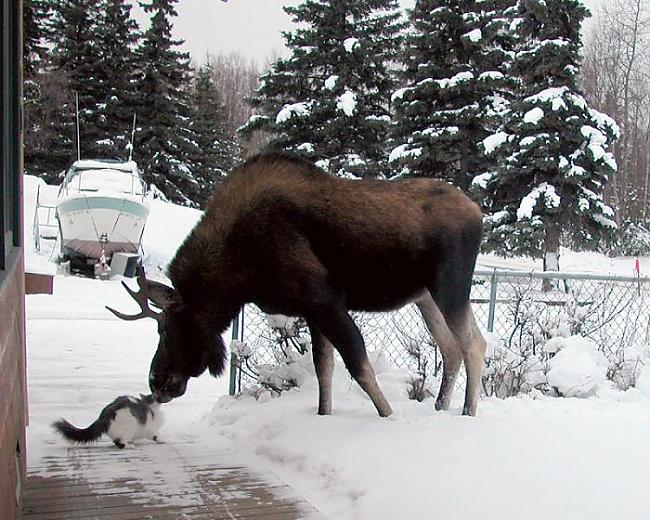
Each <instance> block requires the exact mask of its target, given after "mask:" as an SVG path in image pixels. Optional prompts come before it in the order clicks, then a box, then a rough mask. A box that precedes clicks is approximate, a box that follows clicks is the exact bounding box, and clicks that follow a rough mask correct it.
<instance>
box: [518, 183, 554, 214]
mask: <svg viewBox="0 0 650 520" xmlns="http://www.w3.org/2000/svg"><path fill="white" fill-rule="evenodd" d="M542 196H543V197H544V201H545V203H546V207H547V208H557V207H559V206H560V202H561V201H560V196H559V195H558V194H557V192H556V191H555V187H554V186H553V185H551V184H548V183H547V182H543V183H541V184H540V185H539V186H537V187H536V188H533V190H532V191H531V192H530V193H529V194H528V195H526V196H525V197H524V198H523V199H522V200H521V203H520V204H519V208H518V209H517V220H523V219H530V218H532V216H533V212H534V209H535V205H536V204H537V201H538V200H539V198H540V197H542Z"/></svg>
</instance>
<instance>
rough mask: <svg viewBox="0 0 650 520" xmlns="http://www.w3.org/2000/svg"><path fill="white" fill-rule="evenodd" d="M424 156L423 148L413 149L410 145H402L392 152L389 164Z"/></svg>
mask: <svg viewBox="0 0 650 520" xmlns="http://www.w3.org/2000/svg"><path fill="white" fill-rule="evenodd" d="M421 154H422V148H412V147H411V145H409V144H402V145H400V146H397V147H395V148H393V150H391V152H390V154H389V156H388V162H389V163H391V162H395V161H399V160H400V159H403V158H407V157H419V156H420V155H421Z"/></svg>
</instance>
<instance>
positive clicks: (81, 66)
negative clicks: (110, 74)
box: [52, 0, 103, 164]
mask: <svg viewBox="0 0 650 520" xmlns="http://www.w3.org/2000/svg"><path fill="white" fill-rule="evenodd" d="M54 5H55V7H54V17H53V22H52V30H53V40H54V43H55V46H54V49H53V53H52V65H53V67H55V68H56V69H58V70H59V71H60V72H62V73H63V74H64V75H65V77H66V78H67V82H68V91H69V93H70V97H69V98H68V100H67V102H66V103H64V104H63V106H62V107H61V114H60V116H61V117H60V118H59V120H58V121H56V122H55V126H56V127H57V132H58V136H57V142H56V143H55V145H54V149H53V150H52V153H53V154H54V155H53V160H54V162H55V163H57V164H61V163H65V162H70V160H72V159H74V158H76V157H75V156H76V154H77V150H76V146H75V144H76V130H75V113H76V102H75V97H76V96H78V100H79V122H80V128H79V133H80V140H81V143H80V149H81V155H82V157H84V158H89V157H95V156H97V155H98V152H99V146H98V144H97V143H98V142H99V141H100V140H101V139H103V135H102V133H101V130H100V128H99V125H98V106H99V104H100V103H102V102H103V96H102V93H101V84H100V83H99V82H98V81H97V80H98V78H99V77H100V75H101V72H100V68H101V59H102V58H101V54H100V50H99V46H98V45H97V41H96V39H95V38H96V34H97V21H98V14H99V10H98V0H61V1H60V2H56V3H55V4H54ZM66 157H67V161H66V160H65V158H66Z"/></svg>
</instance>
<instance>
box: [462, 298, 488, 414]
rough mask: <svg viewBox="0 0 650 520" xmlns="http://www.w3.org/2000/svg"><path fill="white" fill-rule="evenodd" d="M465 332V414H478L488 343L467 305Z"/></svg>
mask: <svg viewBox="0 0 650 520" xmlns="http://www.w3.org/2000/svg"><path fill="white" fill-rule="evenodd" d="M464 321H465V327H464V329H465V333H464V335H463V336H462V337H461V338H462V341H461V343H460V347H461V352H462V354H463V362H464V363H465V371H466V373H467V386H466V387H465V404H464V406H463V415H471V416H474V415H476V408H477V404H478V394H479V390H480V387H481V371H482V370H483V363H484V359H485V350H486V347H487V343H486V341H485V338H484V337H483V334H481V331H480V330H479V328H478V325H477V324H476V320H475V319H474V313H473V312H472V309H471V307H470V306H469V305H468V306H467V313H466V317H465V320H464Z"/></svg>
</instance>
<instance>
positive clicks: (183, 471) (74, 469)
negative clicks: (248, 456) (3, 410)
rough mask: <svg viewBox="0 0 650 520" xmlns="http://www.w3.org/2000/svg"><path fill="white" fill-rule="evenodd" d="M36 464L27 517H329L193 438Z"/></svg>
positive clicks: (71, 453) (70, 454)
mask: <svg viewBox="0 0 650 520" xmlns="http://www.w3.org/2000/svg"><path fill="white" fill-rule="evenodd" d="M40 464H41V465H40V466H38V467H30V468H29V472H28V481H27V484H26V486H25V489H24V494H23V517H22V518H23V519H25V520H55V519H56V520H63V519H77V520H93V519H107V518H111V519H112V520H127V519H128V520H140V519H156V520H158V519H170V520H171V519H184V518H187V519H206V520H208V519H212V520H221V519H249V518H250V519H257V520H262V519H263V520H294V519H296V520H297V519H306V520H307V519H309V520H312V519H313V520H317V519H319V520H323V517H322V516H321V515H320V514H319V513H318V512H317V511H316V510H315V509H314V508H313V507H312V506H310V505H309V504H308V503H307V502H305V501H304V500H301V499H299V498H297V497H296V494H295V491H293V490H292V489H291V488H289V487H288V486H287V485H286V484H284V483H283V482H281V481H280V480H279V479H278V478H277V477H275V476H274V475H270V474H263V475H262V474H255V473H252V472H251V471H249V470H248V469H247V468H245V467H243V466H242V465H241V464H237V463H236V462H235V461H234V458H233V455H231V454H228V453H225V452H219V451H215V450H210V451H203V450H202V449H200V448H197V446H196V445H195V444H193V443H192V442H191V441H185V442H183V441H179V442H174V443H167V444H153V443H151V444H149V443H146V441H142V444H139V445H138V446H136V447H134V448H130V449H129V448H127V449H124V450H118V449H117V448H115V447H114V446H113V445H112V444H108V443H106V444H100V445H94V446H87V447H70V448H62V449H61V450H60V453H57V455H52V456H48V457H45V458H43V459H42V460H41V462H40Z"/></svg>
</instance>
